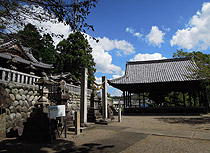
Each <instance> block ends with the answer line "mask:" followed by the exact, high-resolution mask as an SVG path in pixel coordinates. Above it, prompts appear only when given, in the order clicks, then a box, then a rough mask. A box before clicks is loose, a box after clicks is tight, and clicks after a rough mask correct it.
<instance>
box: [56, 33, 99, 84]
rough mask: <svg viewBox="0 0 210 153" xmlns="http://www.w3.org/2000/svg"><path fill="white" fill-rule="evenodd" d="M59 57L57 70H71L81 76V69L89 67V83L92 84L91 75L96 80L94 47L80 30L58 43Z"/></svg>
mask: <svg viewBox="0 0 210 153" xmlns="http://www.w3.org/2000/svg"><path fill="white" fill-rule="evenodd" d="M57 51H58V52H59V57H58V59H57V64H56V65H57V66H56V67H55V69H56V71H57V72H71V74H72V75H74V77H75V78H77V79H79V80H80V78H81V69H82V68H84V67H85V68H88V73H89V80H88V85H89V87H90V85H91V79H90V77H91V78H92V79H93V80H95V77H94V73H95V71H96V69H95V62H94V59H93V56H92V54H91V53H92V48H91V47H90V45H89V43H88V41H87V39H86V38H85V37H84V36H83V34H81V33H80V32H79V31H78V32H75V33H72V34H70V35H69V37H68V38H67V39H64V40H62V41H61V42H60V43H59V44H58V45H57Z"/></svg>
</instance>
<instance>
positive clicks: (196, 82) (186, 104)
mask: <svg viewBox="0 0 210 153" xmlns="http://www.w3.org/2000/svg"><path fill="white" fill-rule="evenodd" d="M196 69H198V67H197V65H196V64H195V62H193V61H192V60H190V59H188V58H174V59H164V60H151V61H135V62H127V64H126V71H125V75H124V76H122V77H120V78H116V79H112V80H108V83H109V84H110V85H111V86H113V87H115V88H117V89H119V90H121V91H122V92H123V99H124V113H125V114H126V113H127V114H129V113H137V114H141V113H143V114H144V113H204V112H207V111H208V107H209V106H208V102H207V101H208V100H207V95H206V87H205V84H203V80H201V79H198V77H197V76H196V75H195V74H194V72H193V70H196ZM134 94H135V95H138V96H136V97H138V98H137V99H135V101H134V100H133V99H132V96H133V95H134ZM169 94H171V98H170V101H169V100H168V101H166V100H165V99H164V98H163V97H164V95H166V96H167V95H169ZM177 95H179V97H181V99H180V98H179V99H178V98H177V97H178V96H177Z"/></svg>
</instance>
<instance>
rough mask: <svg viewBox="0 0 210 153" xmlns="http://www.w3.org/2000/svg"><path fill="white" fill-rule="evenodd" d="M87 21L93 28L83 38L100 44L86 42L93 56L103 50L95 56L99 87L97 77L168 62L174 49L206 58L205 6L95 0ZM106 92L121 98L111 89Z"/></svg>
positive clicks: (209, 16) (208, 16)
mask: <svg viewBox="0 0 210 153" xmlns="http://www.w3.org/2000/svg"><path fill="white" fill-rule="evenodd" d="M87 21H88V23H89V24H93V25H94V28H95V31H94V32H92V31H88V32H87V34H88V35H90V36H93V37H96V38H98V39H99V40H100V41H99V44H98V45H97V44H95V43H93V42H90V44H91V45H92V47H93V48H95V50H96V49H97V50H98V51H94V52H99V50H100V49H101V50H102V51H100V53H101V54H98V55H97V54H94V57H95V58H96V60H97V59H99V61H97V62H96V68H97V73H96V77H97V80H98V81H99V82H100V78H101V76H102V75H105V76H107V77H108V79H112V78H116V77H119V76H120V75H122V74H123V73H124V71H125V65H126V61H131V60H153V59H164V58H172V55H173V53H174V52H176V50H177V49H183V50H184V51H193V50H201V51H203V52H204V53H209V46H210V39H209V36H206V35H208V33H209V32H210V27H208V26H209V24H208V23H210V3H208V2H207V1H203V0H176V1H174V0H158V1H157V0H99V2H98V4H97V7H96V8H94V9H92V10H91V14H90V15H89V16H88V20H87ZM209 34H210V33H209ZM119 45H121V47H120V46H119ZM100 46H101V48H100ZM126 50H127V52H126ZM102 53H104V54H102ZM98 56H100V57H98ZM103 58H104V59H103ZM105 59H106V61H104V60H105ZM97 64H98V65H97ZM108 70H109V71H108ZM108 92H109V93H111V94H112V95H115V94H120V92H119V91H117V90H115V89H113V88H112V87H109V90H108Z"/></svg>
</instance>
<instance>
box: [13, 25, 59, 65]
mask: <svg viewBox="0 0 210 153" xmlns="http://www.w3.org/2000/svg"><path fill="white" fill-rule="evenodd" d="M17 35H18V38H19V40H20V41H21V43H22V45H23V46H26V47H30V48H31V51H32V54H33V56H34V57H35V58H36V59H37V60H38V61H42V62H43V63H47V64H55V63H56V58H57V56H58V53H57V52H56V50H55V46H54V45H53V43H54V42H53V39H52V37H51V36H50V34H48V33H47V34H44V35H43V36H41V35H40V33H39V32H38V30H37V28H36V27H35V26H34V25H32V24H27V25H26V26H25V27H24V29H23V30H21V31H19V32H18V34H17Z"/></svg>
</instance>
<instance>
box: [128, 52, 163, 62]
mask: <svg viewBox="0 0 210 153" xmlns="http://www.w3.org/2000/svg"><path fill="white" fill-rule="evenodd" d="M160 59H166V57H163V56H162V54H160V53H154V54H147V53H146V54H141V53H139V54H137V55H136V56H135V57H134V58H133V59H130V61H147V60H160Z"/></svg>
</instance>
